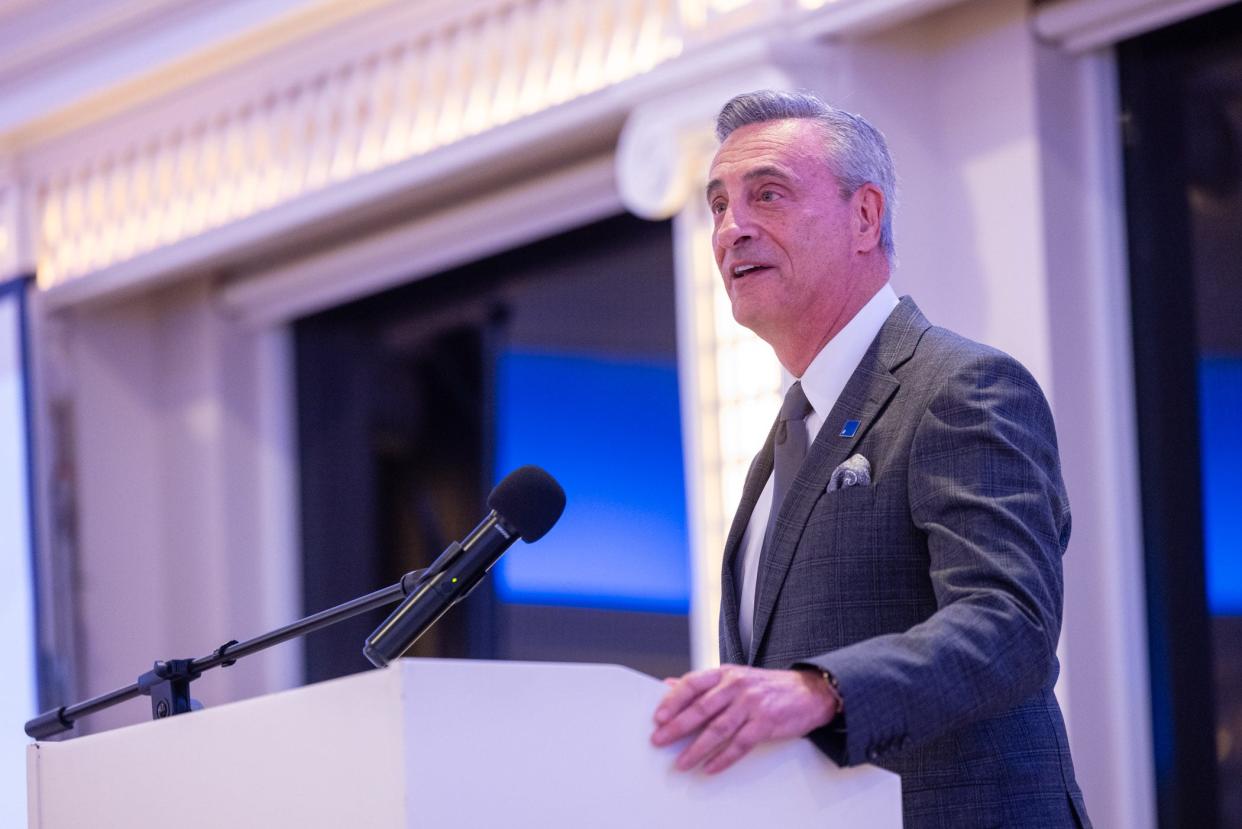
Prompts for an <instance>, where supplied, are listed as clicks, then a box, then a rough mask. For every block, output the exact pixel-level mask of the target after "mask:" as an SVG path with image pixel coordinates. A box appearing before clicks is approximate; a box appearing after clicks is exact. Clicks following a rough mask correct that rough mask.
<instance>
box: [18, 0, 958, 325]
mask: <svg viewBox="0 0 1242 829" xmlns="http://www.w3.org/2000/svg"><path fill="white" fill-rule="evenodd" d="M103 1H104V2H109V3H113V4H116V5H124V4H126V3H128V2H130V0H103ZM964 1H965V0H866V2H863V0H824V2H819V0H680V1H679V2H676V3H673V2H669V0H526V2H523V3H514V2H512V0H457V1H456V2H453V1H452V0H426V2H421V3H418V4H413V3H402V2H396V0H307V1H306V2H301V3H299V2H297V0H280V2H279V3H278V4H277V7H278V8H280V9H282V10H283V12H282V14H280V15H277V16H276V17H275V18H271V19H268V18H264V19H262V20H260V21H258V22H255V23H254V25H253V26H251V27H250V28H249V29H247V28H246V26H245V25H242V24H236V25H233V26H232V28H231V29H229V30H228V31H229V32H230V34H229V35H228V36H227V37H223V36H221V39H219V40H218V41H216V42H213V43H211V44H207V45H201V44H200V46H201V47H202V48H199V49H197V50H195V49H190V50H188V51H187V53H186V57H185V59H184V61H182V62H181V63H179V64H175V65H173V64H167V63H161V62H160V61H159V60H153V61H152V62H151V64H150V67H149V71H148V72H147V73H146V74H145V75H142V77H141V78H139V79H137V80H133V79H131V80H129V81H126V82H124V83H120V84H119V85H115V86H114V87H113V88H111V89H105V90H95V91H94V93H93V95H94V97H93V98H91V99H90V100H89V101H86V102H82V101H78V102H75V103H71V104H69V105H67V106H64V107H61V108H59V109H55V108H53V109H55V111H54V112H53V113H52V114H50V115H45V116H40V117H39V118H36V119H34V121H32V122H28V123H23V124H21V125H19V126H16V127H14V128H13V129H11V130H10V131H9V132H8V134H7V138H8V139H9V141H10V145H11V152H16V153H17V155H16V156H13V158H14V161H15V164H14V166H15V168H16V169H19V170H20V174H21V179H22V181H21V183H22V192H23V193H24V194H25V196H24V199H25V204H24V205H23V207H22V211H23V213H24V214H25V215H26V216H27V219H26V221H25V222H24V223H23V225H22V226H23V227H25V228H26V231H25V232H26V233H27V234H29V236H30V238H29V239H28V240H25V241H24V243H23V244H21V245H20V246H19V247H20V248H21V249H23V250H27V251H30V252H31V253H30V256H31V258H32V259H33V261H34V264H35V266H36V270H37V273H38V278H39V285H40V287H42V288H43V289H45V290H51V291H53V292H54V294H55V297H54V298H52V300H51V301H52V302H53V304H59V303H61V302H70V301H75V300H76V299H86V298H89V297H93V296H96V295H97V294H98V292H99V291H101V290H121V291H128V290H131V289H134V288H137V287H139V286H145V285H148V284H150V283H151V282H152V280H157V279H161V278H164V276H166V275H169V274H172V273H178V274H187V273H195V272H202V271H203V270H204V269H206V270H216V269H219V268H221V267H229V266H230V265H232V264H235V263H236V259H237V257H239V256H241V255H245V253H247V252H252V251H253V250H254V249H255V248H258V247H262V246H265V245H266V246H267V247H268V248H269V250H270V249H271V247H272V246H273V244H274V241H275V240H276V239H277V238H283V240H284V244H285V245H286V246H287V245H288V244H289V240H290V239H293V238H295V237H296V236H297V235H298V234H299V233H303V234H304V233H305V232H306V230H307V228H309V227H313V226H315V225H316V224H318V225H319V226H323V223H324V222H331V221H332V220H333V218H334V217H336V218H338V219H339V217H340V216H341V215H348V216H349V218H351V219H353V218H356V217H355V216H354V215H353V214H339V213H333V211H340V210H365V209H374V207H375V206H376V205H378V206H386V207H388V208H393V207H394V206H396V205H397V203H399V202H402V201H404V202H408V201H409V200H410V199H411V198H416V197H417V195H418V194H417V193H416V192H415V191H413V190H411V189H410V188H414V187H415V186H417V187H420V188H422V189H424V190H426V189H428V188H429V187H431V186H432V185H434V184H437V183H438V184H445V183H447V182H449V179H448V178H447V176H449V175H461V171H460V170H458V168H457V163H456V161H455V160H454V159H457V158H469V159H470V163H471V164H472V165H473V168H472V172H474V173H478V172H479V171H480V170H482V169H485V168H486V167H487V166H489V165H496V166H498V167H500V168H502V169H504V170H505V171H506V172H507V173H509V174H513V173H514V170H513V168H515V167H517V166H519V165H518V163H517V162H518V161H520V160H523V159H524V158H525V161H526V162H529V158H526V157H527V156H530V155H532V154H539V153H542V155H543V158H542V162H543V163H544V165H545V167H544V169H555V167H556V166H557V164H558V163H572V162H573V160H574V158H575V157H579V158H580V157H581V155H578V156H574V155H573V154H572V153H571V152H568V151H566V150H561V151H560V152H559V158H558V152H557V150H558V147H563V146H565V145H569V147H570V149H573V148H575V147H576V148H577V150H578V151H581V150H582V144H583V142H584V141H590V142H594V143H593V147H592V151H595V152H598V151H599V150H600V149H601V145H602V144H610V143H611V142H613V141H615V140H616V137H617V132H618V130H619V128H620V126H621V124H622V123H623V122H624V120H625V118H626V116H627V115H628V114H629V112H630V111H631V110H633V109H634V108H635V107H639V106H641V105H642V104H643V103H644V102H646V101H649V100H651V99H652V98H657V97H659V96H661V95H666V94H670V93H671V92H674V91H675V90H677V89H680V88H685V87H686V86H687V85H690V84H701V83H705V82H708V81H710V80H712V79H713V78H719V77H721V72H722V71H724V72H732V73H733V76H735V77H738V78H741V79H745V77H746V71H747V69H748V68H749V67H750V65H749V64H747V63H746V62H745V61H744V60H742V59H741V58H740V57H739V56H745V55H746V54H751V53H764V54H767V55H769V56H770V55H771V54H775V53H785V52H789V53H796V52H798V51H804V50H805V47H806V44H807V43H808V42H809V41H813V40H818V39H821V38H824V37H827V36H831V35H840V36H842V37H848V36H850V35H851V34H857V33H860V32H863V31H871V30H874V28H876V27H879V26H883V25H894V24H895V23H898V22H903V21H906V20H909V19H910V18H912V17H914V16H916V15H919V14H926V13H930V12H932V11H935V10H937V9H940V8H942V7H944V6H947V5H950V4H952V3H954V2H964ZM55 2H75V0H55ZM162 2H163V3H165V4H166V6H167V8H166V9H165V11H166V12H167V13H168V14H169V15H173V12H175V11H178V10H180V9H181V5H180V4H179V3H177V2H176V0H162ZM252 5H253V3H247V2H245V0H235V3H233V4H231V5H229V6H228V8H232V9H234V13H237V14H240V13H241V12H237V11H236V9H237V8H240V7H246V8H249V7H250V6H252ZM286 6H288V8H286ZM294 7H296V8H294ZM198 8H203V7H198ZM222 8H223V6H222ZM290 9H293V10H290ZM360 9H361V10H362V11H361V12H360V11H359V10H360ZM235 23H236V22H235ZM333 24H336V25H333ZM2 26H3V20H0V28H2ZM226 28H227V27H226ZM101 31H106V32H110V31H111V30H110V29H108V27H106V26H105V27H103V29H101ZM100 36H101V37H103V36H104V35H102V34H101V35H100ZM157 40H158V38H157ZM142 43H143V41H142V39H141V38H138V39H137V41H136V45H135V47H134V48H135V50H137V51H138V52H139V53H141V51H142V49H141V47H142ZM756 44H758V45H756ZM49 48H51V47H49ZM131 63H132V61H131ZM82 68H83V67H82V66H77V67H70V69H73V71H77V72H80V71H81V70H82ZM131 68H132V67H131ZM753 77H754V78H755V80H754V81H753V82H754V83H760V82H761V81H762V79H760V78H759V77H758V76H753ZM2 81H3V78H2V77H0V82H2ZM762 82H767V81H762ZM752 85H753V84H752ZM140 103H141V104H142V105H141V106H139V104H140ZM114 110H115V111H114ZM641 120H642V118H641V117H640V118H639V119H637V121H641ZM637 121H636V123H637ZM88 124H89V126H90V128H89V130H87V129H86V125H88ZM2 129H3V125H2V124H0V130H2ZM636 129H637V127H636ZM532 142H533V143H532ZM13 147H15V148H16V149H12V148H13ZM459 147H460V148H461V149H460V150H459V149H458V148H459ZM534 169H535V166H534V165H532V164H531V163H524V173H523V174H531V173H532V171H533V170H534ZM468 172H471V171H468ZM628 178H632V177H627V179H628ZM649 184H650V183H649ZM657 184H658V183H657ZM403 188H404V189H403ZM657 189H658V187H657ZM358 194H366V195H367V196H368V197H370V198H371V199H372V200H371V201H370V202H367V203H361V202H360V201H359V196H358ZM456 195H458V196H461V194H460V193H458V194H456ZM647 198H648V199H650V198H651V196H650V195H649V196H648V197H647ZM677 198H682V199H684V194H680V195H678V196H677ZM634 203H635V204H636V205H638V204H640V203H641V199H635V200H634ZM407 206H408V205H407ZM653 209H654V210H655V212H656V213H661V212H663V213H667V211H668V209H669V208H668V205H663V206H656V207H655V208H653ZM639 212H643V211H639ZM647 212H650V211H647ZM85 276H90V278H91V281H92V282H93V285H92V286H89V287H86V286H80V285H79V286H75V287H73V288H69V285H70V283H75V282H78V281H80V280H81V279H82V278H83V277H85ZM62 289H63V290H62Z"/></svg>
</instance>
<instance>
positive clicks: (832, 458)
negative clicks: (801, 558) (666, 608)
mask: <svg viewBox="0 0 1242 829" xmlns="http://www.w3.org/2000/svg"><path fill="white" fill-rule="evenodd" d="M929 327H930V324H929V323H928V322H927V320H926V318H924V317H923V315H922V314H921V313H920V312H919V310H918V308H917V306H915V304H914V301H913V300H911V299H910V298H909V297H905V298H903V299H902V301H901V303H900V304H899V305H898V306H897V307H896V308H895V309H894V310H893V313H892V314H890V315H889V318H888V320H886V321H885V323H884V326H883V327H882V328H881V329H880V332H879V334H877V335H876V338H875V340H874V341H872V343H871V346H870V347H869V348H868V349H867V353H866V354H864V355H863V358H862V361H861V362H860V363H859V364H858V368H857V369H855V370H854V373H853V374H852V375H851V376H850V379H849V381H848V382H847V383H846V384H845V388H844V389H842V390H841V395H840V397H838V398H837V402H836V404H835V405H834V406H833V407H832V411H830V412H829V413H828V417H827V418H826V419H825V420H824V425H823V426H822V427H821V428H820V430H819V434H818V435H817V436H816V438H815V442H814V443H812V444H811V447H810V449H809V450H808V451H807V456H806V460H804V461H803V463H802V466H801V468H800V469H799V470H798V474H797V475H796V476H795V477H794V480H793V483H792V484H791V485H790V488H789V494H788V495H787V496H786V498H785V503H784V505H783V506H782V507H781V510H780V514H779V515H778V516H777V518H776V526H775V528H774V531H775V536H774V537H773V538H772V544H771V547H770V548H769V549H768V554H767V555H766V556H765V557H764V560H763V561H762V562H761V563H760V566H759V584H758V586H757V588H756V596H755V628H754V637H753V640H752V647H751V654H750V656H751V658H750V659H748V660H747V661H748V662H749V661H752V660H753V658H754V655H755V654H757V653H758V652H759V646H760V645H761V644H762V642H763V637H764V636H765V635H766V634H767V629H768V623H769V622H770V620H771V618H772V611H773V609H774V608H775V607H776V599H777V596H779V595H780V591H781V588H782V586H783V585H784V582H785V576H786V574H787V573H788V572H789V566H790V564H791V563H792V562H793V557H794V552H795V551H796V549H797V547H798V541H799V539H800V538H801V537H802V532H803V530H804V529H805V527H806V522H807V519H808V518H809V517H810V514H811V510H812V508H814V506H815V502H816V501H818V500H819V498H820V496H821V495H823V494H824V491H825V489H826V488H827V486H828V480H829V478H830V477H831V475H832V471H833V470H834V469H836V468H837V466H839V465H840V464H841V463H842V462H843V461H845V460H846V459H847V458H849V457H850V455H852V454H853V452H854V448H855V447H856V446H857V445H858V443H859V441H861V440H862V439H863V437H864V436H865V435H866V434H867V432H868V431H869V430H870V429H871V427H872V425H874V423H875V422H876V420H878V419H879V418H880V417H881V416H882V414H883V412H884V410H885V407H886V406H887V405H888V401H889V400H890V399H892V397H893V395H894V394H895V393H896V392H897V389H898V388H899V387H900V386H901V383H900V382H899V381H898V380H897V378H896V377H894V376H893V371H894V370H895V369H896V368H897V367H898V366H900V365H901V364H902V363H904V362H906V361H907V360H908V359H910V356H911V355H912V354H913V353H914V348H915V346H916V345H917V344H918V340H919V338H920V337H922V335H923V332H924V331H926V330H927V328H929ZM855 420H856V421H858V426H857V428H856V429H855V430H854V432H853V434H852V435H850V436H848V437H847V436H845V432H846V431H847V430H846V428H845V427H846V424H847V423H849V422H850V421H855ZM771 442H772V436H771V434H769V436H768V443H767V445H766V446H765V451H766V452H767V472H766V473H765V475H764V477H763V478H762V479H761V482H760V484H759V487H760V489H762V486H763V482H765V481H766V480H767V475H768V474H770V473H771V465H772V453H771V452H772V445H771ZM753 471H754V470H752V472H753ZM747 486H748V487H749V486H750V481H749V480H748V481H747ZM755 497H756V498H757V497H758V493H756V496H755ZM751 506H752V507H753V506H754V504H753V501H752V502H751ZM741 514H742V511H741V510H739V516H740V515H741ZM745 516H746V519H747V520H749V518H750V510H747V511H746V512H745ZM734 524H735V526H736V524H737V520H736V519H735V521H734ZM742 526H743V529H745V523H743V525H742ZM732 539H733V533H730V540H732ZM726 569H727V568H726ZM736 605H737V600H736V597H735V598H734V617H735V619H736V615H737V611H736ZM734 629H735V630H736V624H735V625H734ZM739 652H740V645H739Z"/></svg>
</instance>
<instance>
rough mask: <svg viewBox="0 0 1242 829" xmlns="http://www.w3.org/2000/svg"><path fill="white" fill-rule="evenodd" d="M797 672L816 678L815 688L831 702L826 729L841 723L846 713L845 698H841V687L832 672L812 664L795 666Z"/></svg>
mask: <svg viewBox="0 0 1242 829" xmlns="http://www.w3.org/2000/svg"><path fill="white" fill-rule="evenodd" d="M795 670H798V671H804V672H806V673H807V674H809V675H811V676H814V677H816V681H815V687H817V688H818V689H819V690H820V692H821V693H823V694H824V695H825V697H826V698H827V700H828V701H829V706H830V708H829V713H828V717H827V719H826V720H825V721H824V724H823V725H824V726H825V727H826V726H830V725H832V724H834V723H836V722H837V721H839V720H840V719H841V717H842V715H843V714H844V713H845V698H844V697H842V696H841V687H840V685H839V684H838V683H837V678H836V677H835V676H833V675H832V672H831V671H827V670H824V669H823V668H821V667H819V666H818V665H811V664H801V665H797V666H795Z"/></svg>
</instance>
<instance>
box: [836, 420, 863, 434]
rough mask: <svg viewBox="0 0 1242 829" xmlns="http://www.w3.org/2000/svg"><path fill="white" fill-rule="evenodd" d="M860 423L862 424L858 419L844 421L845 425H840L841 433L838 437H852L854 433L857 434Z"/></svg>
mask: <svg viewBox="0 0 1242 829" xmlns="http://www.w3.org/2000/svg"><path fill="white" fill-rule="evenodd" d="M860 425H862V423H861V421H858V420H847V421H845V425H844V426H842V427H841V434H840V435H838V437H843V438H852V437H854V435H856V434H858V427H859V426H860Z"/></svg>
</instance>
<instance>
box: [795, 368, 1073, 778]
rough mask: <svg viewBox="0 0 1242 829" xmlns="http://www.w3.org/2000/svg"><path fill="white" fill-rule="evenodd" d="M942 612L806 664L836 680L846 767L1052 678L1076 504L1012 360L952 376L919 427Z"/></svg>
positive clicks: (922, 525)
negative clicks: (1068, 495) (1070, 503)
mask: <svg viewBox="0 0 1242 829" xmlns="http://www.w3.org/2000/svg"><path fill="white" fill-rule="evenodd" d="M907 486H908V498H909V504H910V518H911V520H912V521H913V523H914V525H915V526H916V527H917V528H918V529H919V530H920V531H921V533H922V534H923V535H924V536H925V538H926V542H927V554H928V567H929V575H930V579H931V584H932V589H933V590H934V593H935V598H936V606H937V610H936V612H935V613H933V614H932V616H931V617H930V618H928V619H927V620H926V621H925V622H923V623H921V624H919V625H916V626H914V627H913V628H910V629H909V630H907V631H905V632H903V633H897V634H891V635H885V636H878V637H875V638H872V639H867V640H864V641H862V642H858V643H856V644H853V645H850V646H847V647H844V648H841V649H839V650H836V651H833V652H831V653H827V654H823V655H821V656H818V657H813V658H811V659H807V660H803V662H804V663H807V664H813V665H817V666H819V667H821V668H823V669H825V670H828V671H830V672H831V673H832V674H833V676H834V677H836V679H837V682H838V683H839V686H840V690H841V693H842V697H843V698H844V700H845V706H846V707H845V718H844V727H843V728H842V727H840V725H839V724H838V726H837V727H836V728H832V727H829V728H825V729H820V730H818V731H816V732H814V733H813V734H812V735H811V738H812V740H814V741H815V742H816V744H817V745H818V746H819V747H820V748H821V749H823V750H824V751H825V752H826V753H828V754H829V756H831V757H833V759H834V760H836V761H837V762H838V763H840V764H842V765H852V764H855V763H860V762H867V761H874V760H877V759H879V758H880V757H882V756H883V754H884V753H885V752H886V751H888V750H891V749H900V748H903V747H905V746H906V745H914V744H918V743H922V742H925V741H927V740H931V739H934V738H936V737H938V736H940V735H942V734H944V733H946V732H949V731H952V730H954V729H956V728H959V727H961V726H963V725H965V724H967V723H969V722H971V721H974V720H977V719H979V718H982V717H986V716H988V715H990V714H993V713H997V712H1000V711H1003V710H1005V709H1008V708H1010V707H1012V706H1014V705H1015V704H1017V703H1019V702H1021V701H1022V700H1024V699H1026V698H1027V697H1029V696H1031V695H1032V694H1034V693H1035V692H1036V691H1038V690H1039V689H1041V688H1043V687H1045V686H1050V685H1051V684H1052V683H1053V682H1055V679H1056V674H1057V659H1056V644H1057V638H1058V636H1059V635H1060V624H1061V595H1062V576H1061V554H1062V552H1063V551H1064V549H1065V544H1066V542H1067V540H1068V537H1069V507H1068V503H1067V500H1066V497H1065V491H1064V486H1063V484H1062V482H1061V474H1060V461H1059V458H1058V454H1057V446H1056V436H1055V432H1054V428H1053V423H1052V416H1051V413H1050V412H1049V410H1048V405H1047V402H1046V401H1045V399H1044V396H1043V393H1042V392H1041V391H1040V389H1039V386H1038V385H1037V384H1036V383H1035V381H1034V379H1033V378H1032V377H1031V376H1030V375H1029V374H1028V373H1027V371H1026V370H1025V369H1024V368H1023V367H1022V366H1021V365H1020V364H1018V363H1017V362H1016V361H1014V360H1012V359H1011V358H1008V357H1005V356H1004V355H1000V354H999V353H997V354H989V355H987V356H983V357H978V358H976V359H974V360H973V361H972V362H970V363H969V364H967V365H965V366H964V367H962V368H960V369H958V370H956V371H953V372H952V373H951V374H950V375H949V376H948V377H947V378H946V381H945V382H944V383H943V385H942V386H941V388H940V390H939V391H938V392H937V393H936V394H934V395H933V397H932V399H931V402H930V403H929V404H928V406H927V409H926V411H925V412H924V413H923V415H922V417H921V419H920V420H919V423H918V426H917V428H916V431H915V434H914V436H913V440H912V444H911V449H910V466H909V473H908V479H907Z"/></svg>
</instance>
